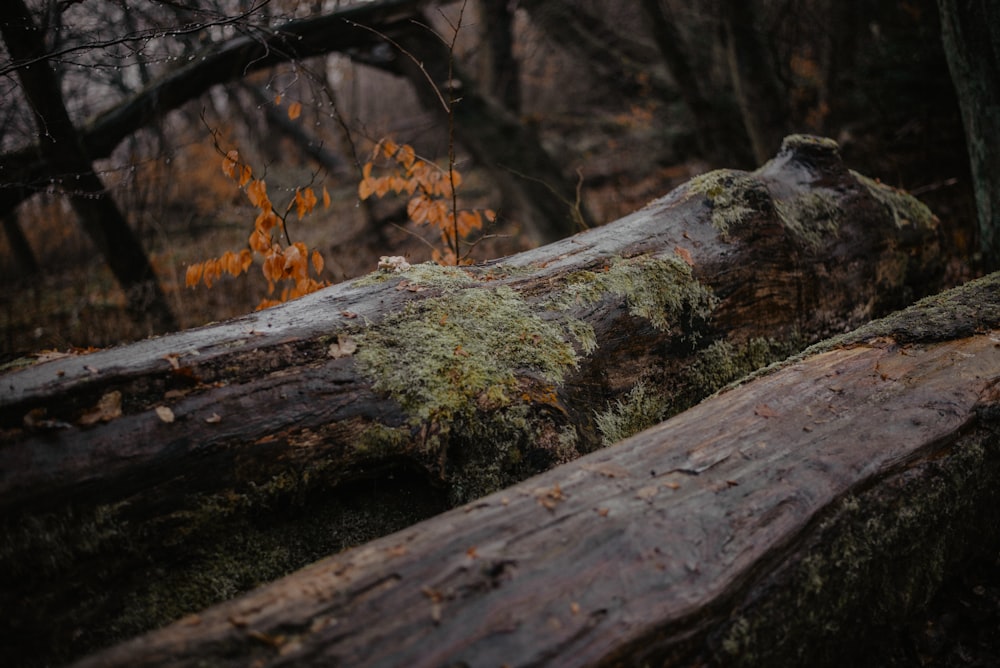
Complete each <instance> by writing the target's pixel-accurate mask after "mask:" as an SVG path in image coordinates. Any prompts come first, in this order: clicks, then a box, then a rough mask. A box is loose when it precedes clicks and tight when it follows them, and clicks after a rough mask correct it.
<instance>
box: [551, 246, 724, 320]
mask: <svg viewBox="0 0 1000 668" xmlns="http://www.w3.org/2000/svg"><path fill="white" fill-rule="evenodd" d="M553 293H554V296H553V297H552V298H551V299H550V300H549V301H548V302H547V303H546V306H547V307H548V308H551V309H556V310H566V309H569V308H573V307H578V306H585V305H589V304H593V303H596V302H598V301H600V300H601V299H604V298H605V297H607V296H608V295H615V296H618V297H624V298H625V299H626V300H627V301H628V306H629V312H630V313H631V314H632V315H634V316H637V317H640V318H645V319H646V320H649V322H650V324H652V325H653V327H655V328H656V329H658V330H660V331H665V332H676V333H681V332H687V333H689V334H692V335H694V334H695V331H696V329H697V328H696V326H695V325H696V324H697V322H698V321H705V320H708V318H709V317H710V316H711V313H712V309H714V308H715V305H716V304H717V303H718V300H717V299H716V297H715V295H713V294H712V291H711V290H710V289H709V288H708V287H706V286H705V285H704V284H702V283H701V282H700V281H698V280H697V279H696V278H695V277H694V275H693V273H692V271H691V267H690V266H688V264H687V263H686V262H684V261H683V260H681V259H679V258H675V257H669V258H665V259H664V258H654V257H649V256H641V257H636V258H627V259H626V258H614V259H613V260H612V261H611V263H610V265H609V266H608V267H607V270H606V271H577V272H573V273H571V274H569V275H568V276H566V278H565V279H564V281H563V285H562V286H559V287H558V288H556V289H554V290H553Z"/></svg>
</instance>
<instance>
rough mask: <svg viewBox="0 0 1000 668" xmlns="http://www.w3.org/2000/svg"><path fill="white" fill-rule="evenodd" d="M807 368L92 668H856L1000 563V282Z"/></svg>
mask: <svg viewBox="0 0 1000 668" xmlns="http://www.w3.org/2000/svg"><path fill="white" fill-rule="evenodd" d="M809 352H810V354H809V355H808V356H805V357H804V358H803V359H801V360H800V361H797V362H794V363H789V364H787V365H786V366H785V367H784V368H782V369H780V370H777V371H774V372H772V373H770V374H767V375H764V376H763V377H760V378H757V379H756V380H753V381H752V382H749V383H747V384H745V385H743V386H741V387H738V388H736V389H732V390H730V391H727V392H723V393H721V394H719V395H717V396H715V397H713V398H711V399H709V400H707V401H705V402H703V403H701V404H699V405H698V406H696V407H694V408H692V409H691V410H689V411H687V412H685V413H682V414H681V415H678V416H676V417H674V418H672V419H670V420H668V421H667V422H665V423H663V424H661V425H658V426H656V427H654V428H652V429H649V430H647V431H644V432H642V433H641V434H638V435H636V436H634V437H632V438H630V439H627V440H626V441H624V442H622V443H619V444H617V445H614V446H613V447H610V448H607V449H604V450H602V451H600V452H596V453H593V454H591V455H588V456H586V457H583V458H581V459H578V460H577V461H575V462H571V463H567V464H564V465H562V466H559V467H557V468H555V469H553V470H551V471H549V472H547V473H545V474H542V475H540V476H537V477H535V478H532V479H530V480H528V481H526V482H524V483H521V484H519V485H516V486H513V487H511V488H509V489H506V490H503V491H500V492H497V493H495V494H492V495H489V496H487V497H484V498H482V499H480V500H478V501H475V502H472V503H470V504H468V505H466V506H465V507H462V508H458V509H455V510H452V511H449V512H448V513H445V514H443V515H440V516H438V517H436V518H433V519H431V520H427V521H425V522H422V523H420V524H418V525H416V526H413V527H411V528H408V529H406V530H403V531H401V532H398V533H395V534H392V535H390V536H387V537H384V538H381V539H378V540H376V541H373V542H370V543H368V544H366V545H364V546H361V547H357V548H354V549H351V550H348V551H346V552H344V553H342V554H339V555H336V556H333V557H330V558H327V559H324V560H322V561H320V562H318V563H316V564H314V565H312V566H309V567H307V568H305V569H303V570H301V571H299V572H297V573H295V574H293V575H291V576H289V577H287V578H285V579H282V580H279V581H277V582H275V583H272V584H270V585H268V586H266V587H263V588H261V589H258V590H256V591H254V592H252V593H250V594H248V595H246V596H244V597H242V598H239V599H237V600H235V601H230V602H228V603H225V604H221V605H219V606H216V607H213V608H211V609H209V610H206V611H204V612H202V613H199V614H195V615H191V616H189V617H187V618H185V619H183V620H181V621H179V622H177V623H176V624H174V625H172V626H170V627H167V628H165V629H163V630H161V631H158V632H155V633H152V634H149V635H147V636H144V637H141V638H138V639H136V640H134V641H131V642H128V643H125V644H123V645H120V646H118V647H116V648H113V649H111V650H108V651H105V652H103V653H100V654H97V655H95V656H93V657H91V658H89V659H87V660H84V661H82V662H80V663H79V664H77V665H78V668H89V667H90V666H94V667H96V666H101V667H102V668H109V667H114V666H129V667H132V666H200V665H206V664H210V665H218V666H245V665H255V666H278V665H296V666H329V665H342V666H412V667H416V666H429V667H430V666H445V665H447V666H500V665H507V666H528V665H530V666H542V665H560V666H592V665H706V664H708V665H722V666H801V665H815V666H842V665H852V663H853V659H856V658H858V657H857V656H856V654H855V653H856V651H857V650H858V649H860V648H862V647H863V643H862V642H861V641H862V640H864V639H865V638H866V637H870V635H871V631H872V629H873V628H875V627H876V625H878V624H884V623H886V622H887V621H891V620H894V619H895V620H898V619H900V618H902V617H903V616H904V615H906V614H907V613H908V612H912V611H913V610H914V609H915V608H917V607H919V606H920V605H921V604H922V603H924V602H926V601H927V600H929V597H930V595H931V594H932V593H933V591H934V588H935V587H936V586H937V584H938V583H939V582H940V581H941V579H942V577H943V575H944V574H945V573H946V572H947V570H948V568H949V567H953V566H954V564H955V563H956V562H957V561H958V560H959V559H960V558H962V557H963V556H964V555H966V554H967V553H968V552H969V551H970V550H971V549H972V548H973V547H989V546H991V547H992V548H993V549H996V547H997V546H998V545H1000V533H998V529H1000V511H998V508H1000V505H998V502H1000V484H998V483H1000V274H994V275H992V276H991V277H989V278H988V279H986V280H980V281H977V282H974V283H972V284H970V285H968V286H965V287H963V288H961V289H958V290H954V291H951V292H949V293H946V294H944V295H942V296H940V297H937V298H934V299H929V300H925V301H923V302H921V303H920V304H918V305H917V306H915V307H912V308H910V309H908V310H906V311H904V312H902V313H901V314H898V315H896V316H891V317H889V318H887V319H885V320H881V321H877V322H875V323H873V324H871V325H869V326H866V327H864V328H862V329H860V330H858V331H856V332H853V333H851V334H849V335H846V336H843V337H840V338H839V339H837V340H834V341H832V342H829V343H826V344H823V345H822V346H818V347H816V348H814V349H812V350H811V351H809ZM845 638H850V639H851V640H850V641H846V640H845Z"/></svg>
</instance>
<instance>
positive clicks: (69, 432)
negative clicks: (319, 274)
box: [0, 136, 942, 665]
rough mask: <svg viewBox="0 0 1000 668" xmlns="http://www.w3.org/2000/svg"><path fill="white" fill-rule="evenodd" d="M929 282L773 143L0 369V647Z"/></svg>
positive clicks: (596, 429) (650, 411) (872, 312)
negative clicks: (94, 345)
mask: <svg viewBox="0 0 1000 668" xmlns="http://www.w3.org/2000/svg"><path fill="white" fill-rule="evenodd" d="M941 260H942V258H941V256H940V250H939V248H938V236H937V221H936V219H935V218H934V216H933V215H932V214H931V212H930V211H928V210H927V208H926V207H924V206H923V205H922V204H921V203H920V202H918V201H917V200H916V199H914V198H912V197H910V196H909V195H907V194H905V193H903V192H901V191H896V190H894V189H892V188H889V187H888V186H884V185H882V184H879V183H877V182H876V181H874V180H871V179H869V178H867V177H864V176H861V175H859V174H856V173H854V172H852V171H850V170H849V169H848V168H847V166H846V165H844V164H843V162H842V161H841V159H840V155H839V150H838V148H837V146H836V144H835V143H834V142H832V141H831V140H828V139H823V138H817V137H807V136H792V137H789V138H788V139H786V141H785V143H784V145H783V148H782V151H781V152H780V153H779V154H778V155H777V156H775V158H774V159H772V160H771V161H769V162H768V163H767V164H765V165H764V166H762V167H761V168H760V169H758V170H756V171H754V172H742V171H736V170H719V171H716V172H711V173H709V174H706V175H703V176H700V177H697V178H695V179H693V180H692V181H691V182H689V183H688V184H686V185H684V186H681V187H680V188H678V189H677V190H675V191H673V192H671V193H670V194H668V195H666V196H664V197H663V198H660V199H658V200H655V201H654V202H651V203H650V204H649V205H648V206H647V207H645V208H644V209H642V210H640V211H637V212H635V213H634V214H632V215H630V216H627V217H625V218H623V219H621V220H618V221H615V222H612V223H609V224H607V225H604V226H602V227H599V228H595V229H593V230H590V231H587V232H585V233H581V234H578V235H575V236H573V237H570V238H568V239H565V240H563V241H560V242H556V243H554V244H549V245H547V246H543V247H540V248H538V249H535V250H532V251H528V252H525V253H521V254H519V255H515V256H511V257H508V258H502V259H499V260H495V261H491V262H487V263H484V264H481V265H475V266H472V267H463V268H447V267H437V266H433V265H416V266H413V267H409V268H406V269H405V270H403V271H399V272H395V271H391V270H381V271H376V272H374V273H373V274H370V275H369V276H366V277H363V278H360V279H357V280H353V281H348V282H346V283H343V284H340V285H336V286H332V287H330V288H328V289H326V290H323V291H321V292H318V293H315V294H313V295H309V296H307V297H304V298H302V299H299V300H297V301H294V302H290V303H288V304H284V305H281V306H279V307H275V308H272V309H268V310H265V311H261V312H258V313H255V314H251V315H247V316H244V317H241V318H237V319H234V320H231V321H227V322H223V323H218V324H213V325H208V326H205V327H201V328H197V329H193V330H188V331H184V332H179V333H176V334H170V335H166V336H162V337H158V338H153V339H149V340H146V341H140V342H137V343H133V344H130V345H126V346H122V347H117V348H112V349H108V350H104V351H99V352H95V353H92V354H88V355H78V356H67V357H61V358H58V359H52V360H50V361H46V362H44V363H36V364H33V365H29V366H26V367H25V368H20V369H16V370H11V371H8V372H6V373H4V374H3V375H0V515H2V520H0V537H2V539H3V543H4V545H5V548H4V549H3V550H0V571H2V573H3V575H0V607H3V608H5V609H7V608H14V607H16V608H18V609H20V610H21V611H22V614H21V615H20V616H19V617H18V618H17V619H16V620H11V622H10V624H9V625H8V626H7V627H6V628H0V640H3V641H4V644H5V645H7V646H9V647H12V648H14V649H13V650H12V651H14V652H15V653H20V654H19V655H23V656H24V657H29V658H30V659H31V660H34V661H35V664H36V665H41V664H42V663H45V662H52V661H57V660H68V659H69V658H72V657H75V656H78V655H79V654H81V653H82V652H85V651H90V650H93V649H96V648H98V647H100V646H104V645H107V644H108V643H110V642H113V641H117V640H120V639H122V638H124V637H128V636H130V635H134V634H135V633H138V632H141V631H143V630H146V629H148V628H151V627H154V626H158V625H162V624H164V623H167V622H169V621H171V619H176V618H177V617H178V616H180V615H182V614H185V613H188V612H192V611H194V610H197V609H200V608H202V607H205V606H207V605H209V604H211V603H214V602H217V601H218V600H221V599H224V598H228V597H231V596H234V595H236V594H238V593H240V592H242V591H246V590H248V589H249V588H251V587H253V586H255V585H258V584H261V583H263V582H267V581H269V580H272V579H274V578H276V577H279V576H281V575H283V574H285V573H287V572H289V571H290V570H293V569H295V568H298V567H301V566H302V565H304V564H305V563H308V562H310V561H313V560H315V559H317V558H319V557H322V556H325V555H326V554H330V553H331V552H335V551H338V550H339V549H342V548H344V547H348V546H351V545H356V544H358V543H360V542H364V541H366V540H368V539H370V538H372V537H374V536H376V535H381V534H385V533H388V532H391V531H393V530H395V529H397V528H400V527H401V526H405V525H407V524H410V523H413V522H415V521H417V520H420V519H424V518H426V517H428V516H429V515H432V514H435V513H437V512H440V511H441V510H444V509H445V508H447V507H452V506H455V505H459V504H462V503H465V502H467V501H470V500H472V499H476V498H479V497H482V496H483V495H486V494H489V493H491V492H493V491H496V490H498V489H502V488H505V487H507V486H509V485H511V484H515V483H517V482H519V481H521V480H523V479H525V478H527V477H529V476H531V475H534V474H537V473H540V472H543V471H545V470H548V469H550V468H552V467H553V466H556V465H559V464H562V463H565V462H568V461H571V460H573V459H575V458H577V457H579V456H580V455H583V454H586V453H589V452H593V451H595V450H597V449H600V448H601V447H604V446H607V445H609V444H611V443H614V442H617V441H619V440H621V439H622V438H624V437H626V436H629V435H630V434H632V433H635V432H637V431H640V430H641V429H644V428H646V427H648V426H651V425H654V424H656V423H658V422H660V421H661V420H662V419H664V418H666V417H669V416H670V415H674V414H676V413H679V412H681V411H683V410H685V409H687V408H688V407H690V406H692V405H694V404H696V403H697V402H698V401H699V400H701V399H702V398H704V397H705V396H708V395H710V394H712V393H713V392H715V391H717V390H718V389H719V388H721V387H723V386H725V385H726V384H727V383H730V382H732V381H735V380H737V379H738V378H740V377H742V376H744V375H745V374H746V373H748V372H751V371H753V370H754V369H757V368H760V367H763V366H765V365H767V364H769V363H772V362H775V361H778V360H780V359H783V358H785V357H786V356H788V355H789V354H792V353H795V352H797V351H799V350H801V349H802V348H804V347H805V346H806V345H808V344H810V343H813V342H815V341H818V340H821V339H825V338H827V337H829V336H831V335H835V334H839V333H842V332H845V331H847V330H850V329H851V328H853V327H856V326H858V325H861V324H862V323H864V322H866V321H868V320H870V319H872V318H875V317H879V316H882V315H885V314H886V313H889V312H891V311H893V310H895V309H898V308H901V307H903V306H905V305H907V304H909V303H911V302H912V301H913V300H915V299H916V298H917V297H920V296H922V295H924V294H930V293H934V292H936V291H937V290H938V289H939V287H940V284H941V278H942V272H941V267H942V261H941ZM400 268H401V269H403V267H402V266H400ZM358 490H361V492H363V495H364V498H365V499H366V500H368V502H367V503H366V504H365V505H364V507H363V508H354V509H352V510H351V511H350V512H349V513H347V514H345V513H344V512H343V510H342V507H343V506H344V505H345V503H346V502H345V497H346V498H347V499H348V500H349V499H350V498H354V497H356V496H357V495H358V494H360V493H361V492H359V491H358ZM372 509H374V510H372ZM380 512H381V513H384V514H385V515H386V516H391V517H393V518H394V519H393V520H392V521H388V520H387V521H386V522H384V523H383V524H382V526H381V527H379V526H378V525H379V524H380V523H379V522H378V520H377V519H375V518H374V517H373V516H377V515H378V514H379V513H380ZM359 513H360V516H359ZM331 518H336V519H335V520H334V519H331ZM330 522H333V523H334V524H335V525H336V527H335V529H330V527H329V525H330ZM334 534H336V535H334ZM95 564H98V565H99V567H95ZM26 660H28V659H26Z"/></svg>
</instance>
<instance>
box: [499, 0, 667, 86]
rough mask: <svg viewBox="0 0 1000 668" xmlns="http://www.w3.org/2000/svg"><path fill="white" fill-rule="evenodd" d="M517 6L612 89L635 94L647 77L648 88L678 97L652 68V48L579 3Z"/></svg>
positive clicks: (542, 1) (525, 1)
mask: <svg viewBox="0 0 1000 668" xmlns="http://www.w3.org/2000/svg"><path fill="white" fill-rule="evenodd" d="M518 6H519V7H521V8H523V9H524V10H525V11H526V12H528V15H529V16H531V20H532V22H533V23H534V24H535V25H537V26H538V27H539V28H540V29H541V30H542V31H543V32H544V33H545V35H546V37H548V38H549V39H551V40H552V42H553V43H554V44H556V45H558V46H559V48H561V49H565V50H566V51H567V52H569V53H571V54H574V55H575V56H576V57H578V58H580V59H581V60H582V61H583V62H585V63H587V66H588V68H589V69H590V71H591V73H592V74H593V75H594V76H595V77H596V78H598V79H599V80H600V81H601V82H602V83H603V84H604V85H605V86H608V87H609V88H610V89H611V90H613V91H619V92H620V93H621V94H622V95H624V96H634V95H635V94H636V93H637V92H638V91H639V90H641V89H642V87H643V84H642V83H641V80H642V79H647V78H648V85H649V87H650V88H651V89H652V90H653V91H654V92H655V94H656V95H657V96H658V97H660V98H661V99H664V100H671V99H675V98H676V97H677V93H676V91H674V90H673V89H672V88H671V87H670V85H669V83H668V82H667V81H665V80H664V78H663V77H662V76H659V75H658V74H657V73H656V71H655V70H653V68H652V67H651V64H652V63H654V62H655V61H656V60H657V53H656V51H655V50H654V49H651V48H649V47H646V46H645V45H643V44H641V43H639V42H637V41H635V40H630V39H623V38H622V37H620V36H619V35H618V34H617V33H616V32H615V31H614V29H613V28H612V27H610V26H608V25H607V23H605V22H604V21H603V20H602V19H600V18H599V17H597V16H594V15H592V14H590V13H588V12H587V11H586V10H585V9H583V8H582V7H580V6H579V4H578V3H575V4H570V3H568V2H566V1H565V0H521V1H520V3H519V5H518Z"/></svg>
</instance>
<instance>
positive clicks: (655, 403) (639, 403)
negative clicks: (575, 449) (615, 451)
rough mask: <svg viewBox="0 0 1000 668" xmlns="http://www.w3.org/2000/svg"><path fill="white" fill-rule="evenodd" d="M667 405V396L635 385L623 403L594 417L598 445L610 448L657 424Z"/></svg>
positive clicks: (620, 402)
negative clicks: (597, 433) (599, 435)
mask: <svg viewBox="0 0 1000 668" xmlns="http://www.w3.org/2000/svg"><path fill="white" fill-rule="evenodd" d="M670 404H671V400H670V398H669V396H667V395H666V394H661V393H657V392H654V391H652V390H650V388H649V387H647V385H646V383H645V382H643V381H639V382H638V383H636V384H635V385H634V386H632V389H631V390H629V391H628V393H626V395H625V397H624V398H623V399H618V400H616V401H615V402H614V403H613V404H612V405H611V406H610V407H609V408H608V409H607V410H606V411H603V412H600V413H597V414H596V415H595V416H594V422H595V423H596V424H597V430H598V431H599V432H601V443H602V445H604V446H609V445H612V444H614V443H617V442H618V441H622V440H624V439H626V438H628V437H629V436H631V435H633V434H638V433H639V432H640V431H643V430H644V429H648V428H649V427H652V426H653V425H655V424H658V423H660V422H661V421H662V420H663V418H664V416H665V415H666V413H667V411H668V409H669V407H670Z"/></svg>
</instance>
